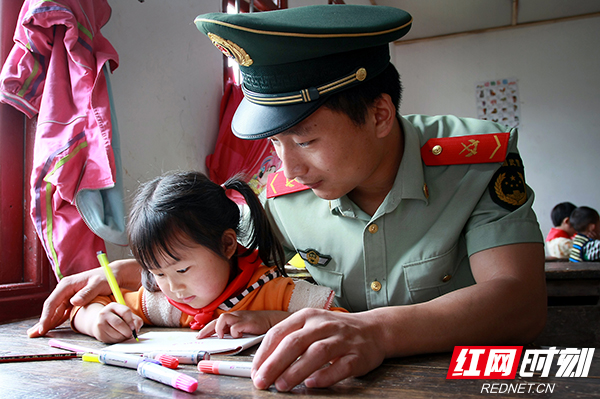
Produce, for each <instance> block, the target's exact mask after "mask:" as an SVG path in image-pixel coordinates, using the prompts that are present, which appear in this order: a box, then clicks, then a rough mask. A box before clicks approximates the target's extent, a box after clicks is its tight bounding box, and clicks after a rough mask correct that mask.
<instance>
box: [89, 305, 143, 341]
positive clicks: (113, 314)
mask: <svg viewBox="0 0 600 399" xmlns="http://www.w3.org/2000/svg"><path fill="white" fill-rule="evenodd" d="M93 305H95V304H93ZM89 306H91V305H89ZM89 306H88V307H89ZM100 306H102V305H100ZM143 324H144V322H143V320H142V319H141V318H140V317H139V316H137V315H135V314H134V313H133V312H132V311H131V309H129V308H128V307H127V306H125V305H121V304H118V303H115V302H112V303H109V304H108V305H106V306H102V309H101V310H100V312H98V315H97V317H96V318H95V321H94V322H93V324H92V328H91V333H92V335H93V336H94V337H95V338H96V339H97V340H99V341H102V342H104V343H107V344H113V343H116V342H121V341H125V340H127V339H129V338H131V337H132V333H131V330H134V329H135V330H136V332H137V331H139V329H140V328H142V325H143Z"/></svg>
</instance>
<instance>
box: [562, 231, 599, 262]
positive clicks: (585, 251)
mask: <svg viewBox="0 0 600 399" xmlns="http://www.w3.org/2000/svg"><path fill="white" fill-rule="evenodd" d="M596 260H600V240H592V239H590V238H589V237H587V236H585V235H583V234H579V233H578V234H577V235H576V236H575V237H574V238H573V246H572V247H571V254H570V255H569V262H585V261H596Z"/></svg>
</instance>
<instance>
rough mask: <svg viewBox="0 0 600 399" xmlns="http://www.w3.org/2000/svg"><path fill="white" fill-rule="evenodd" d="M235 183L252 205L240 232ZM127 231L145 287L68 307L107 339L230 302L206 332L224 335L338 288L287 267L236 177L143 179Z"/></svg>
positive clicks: (187, 320)
mask: <svg viewBox="0 0 600 399" xmlns="http://www.w3.org/2000/svg"><path fill="white" fill-rule="evenodd" d="M228 189H231V190H236V191H238V192H239V193H240V194H241V195H242V196H243V197H244V199H245V200H246V203H247V205H248V207H249V209H250V216H251V222H252V223H251V227H250V228H249V229H248V230H250V231H249V233H248V234H246V235H241V236H240V223H241V216H240V210H239V207H238V206H237V205H236V204H235V203H234V202H233V201H232V200H230V199H229V198H228V197H227V196H226V194H225V191H226V190H228ZM128 234H129V244H130V247H131V249H132V252H133V255H134V256H135V259H136V260H137V261H138V263H139V264H140V265H141V267H142V270H143V271H142V281H143V287H142V288H140V290H139V291H137V292H128V291H125V290H123V296H124V298H125V302H126V303H127V306H123V305H120V304H118V303H116V302H115V301H114V298H113V297H112V296H110V297H97V298H96V299H95V300H94V301H93V302H92V303H90V304H88V305H86V306H84V307H76V308H74V309H73V311H72V312H71V326H72V327H73V329H74V330H75V331H79V332H82V333H84V334H88V335H91V336H93V337H95V338H96V339H98V340H100V341H102V342H106V343H114V342H120V341H123V340H125V339H128V338H131V330H132V328H135V329H136V330H139V328H141V326H142V324H151V325H156V326H167V327H180V326H181V327H183V326H189V327H191V328H192V329H201V328H203V327H204V326H205V325H206V324H208V323H210V322H211V320H214V319H216V318H218V317H219V315H221V314H226V313H229V312H235V313H231V314H230V315H229V316H227V315H226V316H224V320H223V321H222V322H221V320H219V325H217V326H215V322H212V323H211V324H210V326H207V327H206V328H205V329H204V330H203V331H202V333H203V336H206V335H210V334H208V333H212V332H213V331H215V329H216V330H217V331H218V333H219V335H220V336H222V335H223V333H226V332H229V333H231V334H232V335H233V336H240V335H241V333H242V332H247V333H253V334H262V333H265V332H266V331H267V330H268V329H269V328H270V327H272V326H273V325H275V324H277V323H278V322H280V321H281V320H283V319H285V318H286V317H287V316H289V314H290V313H291V312H294V311H296V310H299V309H301V308H306V307H312V308H322V309H329V308H330V306H331V302H332V300H333V297H334V292H333V291H331V290H330V289H329V288H327V287H320V286H316V285H312V284H309V283H307V282H305V281H293V280H292V279H291V278H289V277H287V276H285V272H284V269H283V266H284V256H283V250H282V247H281V244H280V243H279V241H278V240H277V239H276V237H275V235H274V234H273V232H272V230H271V227H270V225H269V222H268V220H267V218H266V215H265V212H264V210H263V208H262V205H261V204H260V201H259V200H258V198H257V197H256V195H255V194H254V192H253V191H252V189H251V188H250V187H249V186H248V185H247V184H246V183H244V182H243V181H241V180H239V178H233V179H230V180H229V181H227V182H226V183H225V184H224V185H223V186H219V185H217V184H215V183H213V182H211V181H210V180H209V179H208V178H207V177H206V176H204V175H203V174H201V173H197V172H181V173H174V174H170V175H165V176H163V177H158V178H155V179H154V180H152V181H150V182H148V183H145V184H143V185H141V186H140V189H139V191H138V193H137V195H136V197H135V200H134V203H133V205H132V210H131V213H130V218H129V223H128ZM238 237H239V238H240V239H241V241H243V242H245V243H247V245H246V247H243V246H241V245H240V244H238ZM244 310H252V312H243V311H244ZM337 310H340V311H344V310H343V309H337ZM227 317H229V319H227ZM216 327H217V328H216ZM207 330H210V331H208V333H207Z"/></svg>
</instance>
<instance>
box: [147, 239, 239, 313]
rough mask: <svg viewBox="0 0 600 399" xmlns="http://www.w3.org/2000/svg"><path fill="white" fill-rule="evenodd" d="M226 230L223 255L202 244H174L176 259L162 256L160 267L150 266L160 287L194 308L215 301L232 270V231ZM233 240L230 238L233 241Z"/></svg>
mask: <svg viewBox="0 0 600 399" xmlns="http://www.w3.org/2000/svg"><path fill="white" fill-rule="evenodd" d="M228 232H229V230H228V231H226V232H225V234H224V235H223V237H224V241H227V243H226V244H225V245H226V246H225V247H224V248H225V250H224V251H223V252H224V254H225V255H226V258H223V257H222V256H219V255H217V254H215V253H214V252H213V251H211V250H209V249H208V248H206V247H203V246H202V245H198V244H196V245H190V246H189V247H186V246H181V247H179V248H177V254H178V255H179V259H180V260H178V261H176V260H173V259H170V258H169V259H163V260H161V262H160V269H151V270H150V272H151V273H152V274H153V275H154V278H155V279H156V283H157V284H158V287H159V288H160V290H161V291H162V292H163V293H164V294H165V295H166V296H167V297H169V298H170V299H172V300H173V301H175V302H179V303H183V304H186V305H189V306H191V307H193V308H195V309H200V308H203V307H204V306H206V305H208V304H210V303H211V302H212V301H214V300H215V299H216V298H217V297H218V296H219V295H220V294H221V293H222V292H223V291H224V290H225V287H227V283H228V281H229V273H230V270H231V264H230V258H231V256H232V255H233V254H234V253H235V250H236V248H237V242H236V240H235V237H236V235H235V233H234V232H233V230H231V233H233V237H231V234H230V233H228ZM232 240H233V241H232Z"/></svg>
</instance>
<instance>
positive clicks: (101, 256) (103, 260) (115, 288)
mask: <svg viewBox="0 0 600 399" xmlns="http://www.w3.org/2000/svg"><path fill="white" fill-rule="evenodd" d="M96 255H97V256H98V262H100V266H102V269H104V274H105V275H106V280H108V285H110V290H111V291H112V293H113V295H114V296H115V299H116V300H117V302H118V303H120V304H121V305H125V299H123V294H121V289H120V288H119V285H118V284H117V279H116V278H115V275H114V274H113V272H112V270H111V268H110V266H108V258H107V257H106V254H105V253H104V252H102V251H98V252H97V253H96ZM131 333H132V334H133V338H135V340H136V341H137V342H140V340H139V339H138V337H137V333H136V332H135V329H134V330H131Z"/></svg>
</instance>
